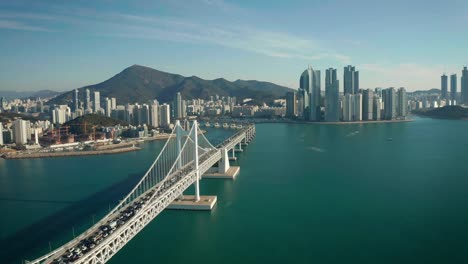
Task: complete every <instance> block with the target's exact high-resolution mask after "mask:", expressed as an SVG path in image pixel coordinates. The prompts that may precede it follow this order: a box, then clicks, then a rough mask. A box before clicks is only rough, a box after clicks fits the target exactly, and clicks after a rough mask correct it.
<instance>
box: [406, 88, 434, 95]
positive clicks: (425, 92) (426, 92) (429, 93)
mask: <svg viewBox="0 0 468 264" xmlns="http://www.w3.org/2000/svg"><path fill="white" fill-rule="evenodd" d="M408 94H412V95H414V96H422V95H433V94H440V89H437V88H432V89H430V90H418V91H414V92H408Z"/></svg>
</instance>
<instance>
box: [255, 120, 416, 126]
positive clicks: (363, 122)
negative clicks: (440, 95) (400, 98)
mask: <svg viewBox="0 0 468 264" xmlns="http://www.w3.org/2000/svg"><path fill="white" fill-rule="evenodd" d="M413 121H414V119H404V120H369V121H350V122H341V121H340V122H322V121H320V122H313V121H302V120H253V123H255V124H264V123H285V124H309V125H356V124H386V123H407V122H413Z"/></svg>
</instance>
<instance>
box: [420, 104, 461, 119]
mask: <svg viewBox="0 0 468 264" xmlns="http://www.w3.org/2000/svg"><path fill="white" fill-rule="evenodd" d="M414 113H415V114H417V115H421V116H427V117H433V118H444V119H465V118H468V108H464V107H461V106H458V105H456V106H445V107H441V108H435V109H428V110H426V109H424V110H418V111H414Z"/></svg>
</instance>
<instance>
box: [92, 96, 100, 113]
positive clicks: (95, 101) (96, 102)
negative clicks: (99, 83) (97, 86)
mask: <svg viewBox="0 0 468 264" xmlns="http://www.w3.org/2000/svg"><path fill="white" fill-rule="evenodd" d="M93 107H94V113H99V112H100V111H101V94H100V93H99V92H98V91H95V92H94V98H93Z"/></svg>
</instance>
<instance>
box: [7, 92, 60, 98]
mask: <svg viewBox="0 0 468 264" xmlns="http://www.w3.org/2000/svg"><path fill="white" fill-rule="evenodd" d="M59 94H60V92H56V91H51V90H41V91H0V97H5V98H6V99H7V100H12V99H25V98H51V97H54V96H56V95H59Z"/></svg>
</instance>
